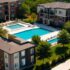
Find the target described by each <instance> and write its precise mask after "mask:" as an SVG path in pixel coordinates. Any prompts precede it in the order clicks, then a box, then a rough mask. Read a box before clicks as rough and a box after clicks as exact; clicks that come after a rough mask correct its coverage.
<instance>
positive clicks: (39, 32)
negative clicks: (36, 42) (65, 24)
mask: <svg viewBox="0 0 70 70" xmlns="http://www.w3.org/2000/svg"><path fill="white" fill-rule="evenodd" d="M50 32H52V31H50V30H47V29H43V28H35V29H30V30H26V31H22V32H19V33H16V34H14V35H15V36H16V37H19V38H22V39H24V40H28V39H31V38H32V37H33V36H34V35H38V36H42V35H45V34H48V33H50Z"/></svg>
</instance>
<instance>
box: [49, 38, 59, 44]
mask: <svg viewBox="0 0 70 70" xmlns="http://www.w3.org/2000/svg"><path fill="white" fill-rule="evenodd" d="M57 41H58V39H57V38H54V39H52V40H49V41H48V42H49V43H55V42H57Z"/></svg>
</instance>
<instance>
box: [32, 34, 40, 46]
mask: <svg viewBox="0 0 70 70" xmlns="http://www.w3.org/2000/svg"><path fill="white" fill-rule="evenodd" d="M32 42H33V43H34V44H36V45H38V44H39V42H40V37H39V36H38V35H35V36H33V37H32Z"/></svg>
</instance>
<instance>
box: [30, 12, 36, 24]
mask: <svg viewBox="0 0 70 70" xmlns="http://www.w3.org/2000/svg"><path fill="white" fill-rule="evenodd" d="M31 17H32V19H33V23H34V22H35V21H36V19H37V15H36V14H35V13H32V15H31Z"/></svg>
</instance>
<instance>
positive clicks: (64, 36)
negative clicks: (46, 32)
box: [58, 29, 70, 44]
mask: <svg viewBox="0 0 70 70" xmlns="http://www.w3.org/2000/svg"><path fill="white" fill-rule="evenodd" d="M58 38H59V43H62V44H68V43H70V34H69V33H68V32H67V30H64V29H63V30H62V31H60V33H59V35H58Z"/></svg>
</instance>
